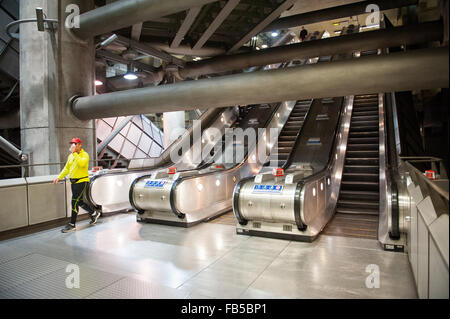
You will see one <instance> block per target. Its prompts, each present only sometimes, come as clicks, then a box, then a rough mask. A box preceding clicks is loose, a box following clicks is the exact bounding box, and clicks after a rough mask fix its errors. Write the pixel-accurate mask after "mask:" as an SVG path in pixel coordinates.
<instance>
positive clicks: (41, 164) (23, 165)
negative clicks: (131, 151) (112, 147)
mask: <svg viewBox="0 0 450 319" xmlns="http://www.w3.org/2000/svg"><path fill="white" fill-rule="evenodd" d="M150 158H158V157H150ZM141 159H148V157H136V158H124V157H117V158H112V159H98V160H90V161H89V163H97V164H98V162H113V161H117V160H119V161H120V160H122V161H131V160H141ZM62 164H66V162H55V163H40V164H26V163H24V164H17V165H0V169H2V168H4V169H6V168H20V167H32V166H50V165H62Z"/></svg>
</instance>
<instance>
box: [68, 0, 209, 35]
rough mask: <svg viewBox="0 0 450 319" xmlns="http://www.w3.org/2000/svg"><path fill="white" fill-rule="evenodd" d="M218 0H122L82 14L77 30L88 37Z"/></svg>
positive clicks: (75, 29)
mask: <svg viewBox="0 0 450 319" xmlns="http://www.w3.org/2000/svg"><path fill="white" fill-rule="evenodd" d="M215 1H217V0H183V1H179V0H121V1H116V2H113V3H110V4H107V5H105V6H103V7H99V8H97V9H95V10H91V11H88V12H86V13H83V14H81V15H80V27H79V28H74V29H73V32H74V33H75V34H76V35H77V36H78V37H80V38H82V39H86V38H88V37H94V36H96V35H100V34H103V33H107V32H111V31H114V30H119V29H122V28H124V27H128V26H131V25H133V24H136V23H139V22H143V21H148V20H151V19H154V18H161V17H164V16H167V15H169V14H173V13H177V12H180V11H184V10H187V9H189V8H193V7H197V6H202V5H205V4H207V3H210V2H215Z"/></svg>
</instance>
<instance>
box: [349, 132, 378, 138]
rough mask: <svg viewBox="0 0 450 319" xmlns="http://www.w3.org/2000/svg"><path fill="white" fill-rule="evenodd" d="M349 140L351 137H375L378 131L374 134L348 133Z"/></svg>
mask: <svg viewBox="0 0 450 319" xmlns="http://www.w3.org/2000/svg"><path fill="white" fill-rule="evenodd" d="M349 135H350V138H352V137H377V136H378V131H375V132H350V133H349Z"/></svg>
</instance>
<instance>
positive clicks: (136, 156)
mask: <svg viewBox="0 0 450 319" xmlns="http://www.w3.org/2000/svg"><path fill="white" fill-rule="evenodd" d="M146 157H147V154H145V153H144V152H142V151H141V150H140V149H138V150H137V151H136V154H134V158H146Z"/></svg>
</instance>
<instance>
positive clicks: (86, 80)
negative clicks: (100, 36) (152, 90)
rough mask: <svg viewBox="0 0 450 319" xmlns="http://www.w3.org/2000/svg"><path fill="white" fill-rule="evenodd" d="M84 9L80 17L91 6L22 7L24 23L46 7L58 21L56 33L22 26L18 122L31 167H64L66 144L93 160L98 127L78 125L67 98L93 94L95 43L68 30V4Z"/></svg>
mask: <svg viewBox="0 0 450 319" xmlns="http://www.w3.org/2000/svg"><path fill="white" fill-rule="evenodd" d="M77 3H78V4H80V10H81V12H84V11H87V10H91V9H92V8H93V4H92V1H82V0H75V1H74V0H61V1H54V0H27V1H21V2H20V18H21V19H26V18H35V17H36V13H35V9H36V7H42V8H43V10H44V13H45V14H46V15H47V17H48V18H53V19H55V18H56V19H58V21H59V25H58V31H57V32H50V31H45V32H39V31H38V30H37V27H36V24H35V23H25V24H21V26H20V78H21V81H20V100H21V103H20V117H21V144H22V150H23V151H24V152H25V153H27V154H29V157H30V163H31V164H42V163H57V162H65V160H66V158H67V156H68V154H69V153H68V142H69V141H70V140H71V139H72V138H73V137H79V138H81V139H82V140H83V144H84V146H83V148H84V149H85V150H86V151H87V152H88V153H89V154H90V155H91V160H93V159H95V157H96V153H95V149H96V139H95V125H94V121H80V120H78V119H77V118H75V117H74V116H73V115H72V114H71V111H70V109H69V107H68V104H67V100H68V98H69V97H71V96H73V95H76V94H79V95H83V96H85V95H93V93H94V70H95V69H94V47H93V39H90V40H88V41H83V42H82V41H79V40H78V39H76V38H75V37H74V36H73V35H72V34H71V31H70V30H68V29H66V28H65V27H64V23H65V20H66V16H67V15H68V13H66V12H65V10H66V5H67V4H77ZM60 168H61V167H59V166H42V167H35V168H32V169H30V176H42V175H49V174H57V173H58V172H59V170H60Z"/></svg>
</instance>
